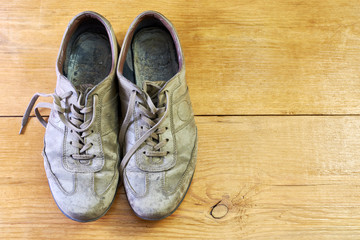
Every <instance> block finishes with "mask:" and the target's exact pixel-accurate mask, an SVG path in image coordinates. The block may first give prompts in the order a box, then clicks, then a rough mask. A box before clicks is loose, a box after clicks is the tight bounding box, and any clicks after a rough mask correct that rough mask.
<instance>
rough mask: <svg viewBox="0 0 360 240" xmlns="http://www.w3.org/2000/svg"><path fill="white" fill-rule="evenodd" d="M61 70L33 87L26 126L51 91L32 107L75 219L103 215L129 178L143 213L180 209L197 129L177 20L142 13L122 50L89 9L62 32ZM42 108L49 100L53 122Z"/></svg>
mask: <svg viewBox="0 0 360 240" xmlns="http://www.w3.org/2000/svg"><path fill="white" fill-rule="evenodd" d="M56 73H57V77H58V78H57V84H56V88H55V92H54V93H52V94H41V93H36V94H35V95H34V96H33V98H32V99H31V101H30V104H29V106H28V108H27V110H26V112H25V114H24V117H23V121H22V128H21V129H23V127H24V126H25V125H26V123H27V121H28V118H29V115H30V112H31V110H32V108H33V106H34V105H35V102H36V101H37V99H38V98H39V97H40V96H44V97H52V98H53V103H52V104H50V103H38V104H37V105H36V107H35V115H36V117H37V118H38V119H39V121H40V122H41V123H42V125H44V126H45V127H46V132H45V137H44V150H43V157H44V165H45V171H46V174H47V178H48V182H49V185H50V189H51V193H52V195H53V197H54V199H55V202H56V204H57V205H58V207H59V208H60V210H61V211H62V212H63V213H64V214H65V215H66V216H67V217H69V218H71V219H73V220H76V221H81V222H87V221H93V220H96V219H98V218H100V217H101V216H103V215H104V214H105V213H106V212H107V210H108V209H109V208H110V206H111V203H112V202H113V199H114V197H115V194H116V190H117V187H118V183H119V182H121V181H122V182H123V184H124V188H125V192H126V196H127V199H128V201H129V204H130V206H131V208H132V209H133V210H134V212H135V214H136V215H137V216H139V217H141V218H143V219H147V220H159V219H162V218H165V217H167V216H169V215H170V214H171V213H173V212H174V211H175V210H176V208H177V207H178V206H179V205H180V203H181V201H182V200H183V198H184V196H185V194H186V192H187V190H188V188H189V186H190V183H191V180H192V177H193V174H194V170H195V164H196V155H197V129H196V125H195V121H194V115H193V111H192V107H191V102H190V98H189V93H188V88H187V85H186V80H185V64H184V56H183V53H182V50H181V46H180V42H179V38H178V35H177V33H176V31H175V29H174V27H173V25H172V24H171V23H170V21H169V20H168V19H166V18H165V17H164V16H163V15H161V14H160V13H158V12H154V11H147V12H144V13H141V14H140V15H139V16H138V17H136V19H135V20H134V21H133V23H132V24H131V26H130V28H129V30H128V31H127V33H126V36H125V39H124V41H123V45H122V48H121V52H120V55H119V58H118V45H117V41H116V37H115V34H114V31H113V29H112V27H111V25H110V23H109V22H108V21H107V20H106V19H105V18H104V17H102V16H101V15H99V14H97V13H95V12H82V13H80V14H78V15H77V16H75V17H74V18H73V19H72V20H71V21H70V23H69V25H68V27H67V29H66V31H65V34H64V37H63V40H62V43H61V46H60V51H59V55H58V58H57V62H56ZM116 75H117V77H116ZM39 108H49V109H51V112H50V115H49V118H48V119H47V121H46V119H44V117H43V116H42V115H41V113H40V111H39ZM21 132H22V130H20V133H21ZM119 178H120V180H119Z"/></svg>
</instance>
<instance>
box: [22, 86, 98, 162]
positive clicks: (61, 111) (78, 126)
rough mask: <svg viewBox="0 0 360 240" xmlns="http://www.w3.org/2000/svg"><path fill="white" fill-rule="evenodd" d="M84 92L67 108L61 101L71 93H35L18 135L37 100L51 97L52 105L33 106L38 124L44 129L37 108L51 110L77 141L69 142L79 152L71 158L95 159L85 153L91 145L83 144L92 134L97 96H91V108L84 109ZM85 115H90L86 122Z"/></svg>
mask: <svg viewBox="0 0 360 240" xmlns="http://www.w3.org/2000/svg"><path fill="white" fill-rule="evenodd" d="M87 92H88V91H86V92H85V93H84V94H83V93H80V94H79V96H78V98H77V101H76V103H75V104H73V103H70V104H69V106H67V107H65V108H64V107H62V106H61V101H63V100H66V99H68V98H69V97H70V96H71V95H72V94H73V92H71V91H69V92H65V93H64V94H61V95H60V96H59V95H57V94H56V93H52V94H44V93H35V94H34V96H33V97H32V98H31V100H30V103H29V105H28V107H27V109H26V111H25V114H24V116H23V119H22V123H21V129H20V132H19V134H21V133H22V131H23V129H24V127H25V126H26V124H27V122H28V119H29V116H30V113H31V110H32V109H33V107H34V105H35V103H36V101H37V99H38V98H39V97H52V98H53V99H54V102H53V104H51V103H44V102H40V103H38V104H37V105H36V106H35V109H34V111H35V116H36V117H37V119H38V120H39V122H40V123H41V124H42V125H43V126H44V127H46V126H47V122H46V121H45V119H44V118H43V116H42V115H41V114H40V112H39V108H48V109H51V110H54V111H56V112H57V113H58V115H59V118H60V120H61V121H62V123H64V125H65V126H66V127H68V128H69V129H70V134H72V135H73V136H74V137H75V139H76V140H77V141H71V142H70V144H71V145H72V146H74V147H75V148H77V149H78V150H79V151H78V153H77V154H72V155H71V157H72V158H73V159H75V160H80V161H82V160H91V159H93V158H94V157H95V155H93V154H86V151H87V150H88V149H90V148H91V146H92V145H93V144H92V143H85V137H87V136H89V135H90V134H91V133H93V131H92V130H89V129H90V127H91V126H92V124H93V122H94V120H95V119H96V111H95V109H96V108H95V106H96V103H97V95H93V103H92V106H89V107H85V106H84V102H85V99H84V98H85V96H86V93H87ZM67 113H71V115H72V116H71V117H67V116H66V114H67ZM85 114H91V118H90V119H88V120H87V121H84V118H85Z"/></svg>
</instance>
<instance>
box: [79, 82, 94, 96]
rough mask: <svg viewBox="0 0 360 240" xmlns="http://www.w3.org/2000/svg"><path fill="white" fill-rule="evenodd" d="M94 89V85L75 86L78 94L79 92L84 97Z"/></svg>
mask: <svg viewBox="0 0 360 240" xmlns="http://www.w3.org/2000/svg"><path fill="white" fill-rule="evenodd" d="M93 87H94V85H93V84H86V83H85V84H80V85H78V86H76V89H77V90H78V91H79V92H81V93H83V94H84V95H86V94H87V93H88V92H90V91H91V89H92V88H93Z"/></svg>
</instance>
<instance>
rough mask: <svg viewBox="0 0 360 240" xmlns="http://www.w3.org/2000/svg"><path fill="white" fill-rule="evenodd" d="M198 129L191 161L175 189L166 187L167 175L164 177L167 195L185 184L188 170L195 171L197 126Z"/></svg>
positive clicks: (164, 190)
mask: <svg viewBox="0 0 360 240" xmlns="http://www.w3.org/2000/svg"><path fill="white" fill-rule="evenodd" d="M195 129H196V139H195V144H194V147H193V150H192V151H191V158H190V159H191V160H190V161H189V163H188V165H187V166H186V170H185V171H184V173H183V175H182V176H181V179H180V181H179V182H178V184H177V185H176V187H175V188H174V190H173V191H168V190H166V189H165V186H166V177H165V176H166V175H165V176H164V178H163V186H164V187H163V189H162V190H163V193H164V194H165V195H166V196H170V195H173V194H174V193H175V192H176V191H177V190H178V189H179V188H180V186H181V185H182V184H183V182H184V181H185V176H186V175H187V174H188V172H189V171H190V170H192V171H195V164H196V160H197V144H198V136H197V128H195Z"/></svg>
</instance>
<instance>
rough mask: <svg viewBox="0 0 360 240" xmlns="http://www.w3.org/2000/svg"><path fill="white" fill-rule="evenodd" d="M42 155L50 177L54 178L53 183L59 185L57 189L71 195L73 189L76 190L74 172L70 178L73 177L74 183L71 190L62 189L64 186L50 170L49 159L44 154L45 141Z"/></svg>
mask: <svg viewBox="0 0 360 240" xmlns="http://www.w3.org/2000/svg"><path fill="white" fill-rule="evenodd" d="M43 156H44V160H45V163H46V165H47V168H48V169H49V172H50V175H51V177H52V178H53V179H54V182H55V184H56V185H57V186H58V187H59V189H60V191H61V192H63V193H64V194H65V195H68V196H70V195H72V194H73V193H74V192H75V191H76V185H77V184H76V183H77V181H76V180H77V178H76V174H74V175H73V176H72V178H73V184H74V186H73V189H72V190H71V191H69V192H68V191H66V190H65V189H64V187H63V186H62V185H61V183H60V181H59V179H58V178H57V177H56V175H55V173H54V172H53V171H52V169H51V165H50V162H49V160H48V157H47V154H46V151H45V142H44V149H43Z"/></svg>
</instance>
